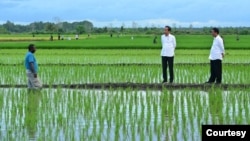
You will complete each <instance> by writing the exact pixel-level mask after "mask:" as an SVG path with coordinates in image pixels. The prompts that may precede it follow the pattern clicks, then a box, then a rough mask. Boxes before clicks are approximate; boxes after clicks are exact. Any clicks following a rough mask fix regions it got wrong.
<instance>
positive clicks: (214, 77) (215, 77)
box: [206, 28, 225, 84]
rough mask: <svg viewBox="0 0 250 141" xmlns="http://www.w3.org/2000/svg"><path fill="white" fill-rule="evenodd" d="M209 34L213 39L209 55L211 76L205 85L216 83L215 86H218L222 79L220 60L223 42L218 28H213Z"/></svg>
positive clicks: (221, 58) (223, 50)
mask: <svg viewBox="0 0 250 141" xmlns="http://www.w3.org/2000/svg"><path fill="white" fill-rule="evenodd" d="M211 33H212V36H213V37H214V41H213V45H212V47H211V51H210V55H209V59H210V73H211V74H210V78H209V80H208V82H206V83H209V84H212V83H214V82H216V84H220V83H221V79H222V60H223V58H224V54H225V49H224V42H223V39H222V38H221V36H220V35H219V33H220V32H219V29H218V28H213V29H212V31H211Z"/></svg>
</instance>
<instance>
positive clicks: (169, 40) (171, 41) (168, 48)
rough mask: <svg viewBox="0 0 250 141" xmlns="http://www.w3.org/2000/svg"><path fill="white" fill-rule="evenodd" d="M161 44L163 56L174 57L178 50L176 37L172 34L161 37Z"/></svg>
mask: <svg viewBox="0 0 250 141" xmlns="http://www.w3.org/2000/svg"><path fill="white" fill-rule="evenodd" d="M161 43H162V50H161V56H166V57H173V56H174V51H175V48H176V39H175V36H174V35H172V34H169V35H168V36H166V35H165V34H163V35H162V36H161Z"/></svg>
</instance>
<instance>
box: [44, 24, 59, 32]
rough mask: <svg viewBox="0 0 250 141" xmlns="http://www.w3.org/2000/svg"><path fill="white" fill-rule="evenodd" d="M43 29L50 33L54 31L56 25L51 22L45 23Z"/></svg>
mask: <svg viewBox="0 0 250 141" xmlns="http://www.w3.org/2000/svg"><path fill="white" fill-rule="evenodd" d="M45 30H46V31H47V32H48V33H50V34H53V33H54V32H55V31H56V26H55V24H53V23H47V25H46V29H45Z"/></svg>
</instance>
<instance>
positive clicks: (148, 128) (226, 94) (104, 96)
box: [0, 88, 250, 141]
mask: <svg viewBox="0 0 250 141" xmlns="http://www.w3.org/2000/svg"><path fill="white" fill-rule="evenodd" d="M248 94H249V92H248V91H247V90H230V91H221V90H212V89H211V90H208V91H197V90H190V89H186V90H172V91H170V90H164V91H150V90H149V91H134V90H128V89H126V90H82V89H81V90H71V89H43V90H42V91H39V92H29V91H28V90H27V89H15V88H9V89H0V140H62V141H64V140H65V141H67V140H76V141H80V140H109V141H110V140H111V141H112V140H143V141H147V140H188V141H194V140H200V139H201V125H202V124H249V123H250V120H249V119H250V107H249V105H250V96H249V95H248Z"/></svg>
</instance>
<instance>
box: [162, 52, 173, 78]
mask: <svg viewBox="0 0 250 141" xmlns="http://www.w3.org/2000/svg"><path fill="white" fill-rule="evenodd" d="M167 67H168V68H169V74H170V79H169V82H173V81H174V57H165V56H162V74H163V81H164V82H167V78H168V77H167Z"/></svg>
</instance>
